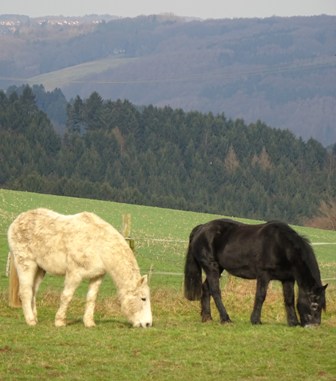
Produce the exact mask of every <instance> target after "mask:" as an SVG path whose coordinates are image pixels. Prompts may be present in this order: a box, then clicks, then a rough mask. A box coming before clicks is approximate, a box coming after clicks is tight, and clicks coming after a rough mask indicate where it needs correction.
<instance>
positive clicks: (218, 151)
mask: <svg viewBox="0 0 336 381" xmlns="http://www.w3.org/2000/svg"><path fill="white" fill-rule="evenodd" d="M0 161H1V167H0V186H1V187H3V188H8V189H16V190H26V191H32V192H40V193H50V194H57V195H66V196H76V197H87V198H95V199H102V200H113V201H117V202H126V203H135V204H141V205H153V206H159V207H167V208H175V209H183V210H193V211H200V212H209V213H217V214H222V215H228V216H239V217H246V218H257V219H265V220H267V219H275V218H276V219H282V220H285V221H288V222H291V223H299V222H302V221H303V220H304V219H307V218H310V217H312V216H315V215H316V214H317V213H318V208H319V205H320V203H321V201H323V200H324V201H326V202H327V201H330V200H334V199H335V193H336V186H335V185H336V176H335V172H336V145H335V146H333V147H331V149H329V150H327V149H326V148H324V147H323V146H322V145H321V144H320V143H319V142H317V141H316V140H314V139H310V140H308V141H307V142H305V141H303V140H302V139H300V138H297V137H295V136H294V134H293V133H291V132H290V131H288V130H279V129H274V128H270V127H269V126H267V125H265V124H264V123H262V122H260V121H257V122H256V123H253V124H250V125H246V124H245V122H244V121H243V120H240V119H237V120H232V119H227V118H226V116H225V115H224V114H218V115H214V114H212V113H200V112H196V111H193V112H185V111H183V110H181V109H172V108H171V107H162V108H159V107H154V106H152V105H149V106H143V107H137V106H135V105H133V104H132V103H131V102H129V101H128V100H117V101H111V100H104V99H103V98H102V97H101V96H100V95H99V94H98V93H97V92H93V93H92V94H91V95H90V96H89V97H88V98H87V99H82V98H80V97H79V96H77V97H76V98H75V99H73V100H71V101H70V102H68V103H67V104H66V127H65V130H64V131H63V133H60V132H58V131H56V130H55V128H54V126H53V124H52V122H51V121H50V119H49V118H48V116H47V114H46V113H45V112H43V111H42V110H41V108H39V107H38V105H37V102H36V97H35V95H34V93H33V91H32V88H30V87H29V86H26V87H24V88H23V89H22V91H20V92H16V91H11V92H7V93H6V92H4V91H0Z"/></svg>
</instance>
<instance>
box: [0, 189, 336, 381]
mask: <svg viewBox="0 0 336 381" xmlns="http://www.w3.org/2000/svg"><path fill="white" fill-rule="evenodd" d="M35 207H47V208H50V209H54V210H56V211H58V212H60V213H64V214H72V213H76V212H80V211H83V210H87V211H92V212H95V213H96V214H98V215H99V216H101V217H102V218H104V219H105V220H107V221H108V222H110V223H111V224H112V225H114V226H115V227H116V228H118V229H121V224H122V215H123V214H125V213H130V214H131V216H132V234H131V235H132V238H134V239H135V254H136V257H137V260H138V262H139V265H140V268H141V272H142V273H143V274H145V273H148V272H149V270H150V269H151V270H152V275H151V291H152V309H153V319H154V325H153V327H152V328H150V329H146V330H145V329H134V328H130V326H129V324H128V323H127V321H126V319H125V318H124V317H123V316H122V315H121V314H120V311H119V306H118V303H117V300H116V296H115V288H114V285H113V282H112V281H111V280H110V279H109V278H108V277H106V278H105V280H104V282H103V285H102V287H101V290H100V293H99V300H98V302H97V309H96V314H95V318H96V323H97V327H96V328H93V329H86V328H84V326H83V324H82V322H81V317H82V314H83V311H84V303H85V301H84V296H85V293H86V284H83V285H82V286H81V287H80V288H79V290H78V291H77V292H76V295H75V298H74V300H73V302H72V303H71V305H70V308H69V312H68V321H69V324H68V326H67V327H65V328H62V329H57V328H55V327H54V326H53V321H54V316H55V313H56V310H57V306H58V299H59V293H60V291H61V289H62V281H63V280H62V278H57V277H52V276H47V277H46V279H45V280H44V282H43V284H42V287H41V291H40V293H39V298H38V311H39V323H38V325H37V326H36V327H33V328H32V327H28V326H27V325H26V324H25V322H24V319H23V314H22V310H21V309H12V308H9V307H8V306H7V287H8V286H7V281H8V280H7V278H6V276H5V267H6V260H7V252H8V247H7V239H6V230H7V228H8V226H9V224H10V222H11V221H12V220H13V219H14V218H15V217H16V216H17V215H18V214H19V213H20V212H21V211H24V210H28V209H32V208H35ZM216 217H218V216H214V215H209V214H199V213H192V212H183V211H176V210H168V209H160V208H153V207H143V206H137V205H126V204H117V203H112V202H102V201H93V200H85V199H76V198H65V197H56V196H50V195H40V194H32V193H25V192H12V191H5V190H0V328H1V329H0V380H4V381H7V380H32V379H34V380H35V379H37V378H38V379H39V380H41V381H42V380H50V379H52V380H79V379H81V380H107V379H111V380H144V379H146V380H154V379H155V380H189V379H193V380H219V379H223V380H289V379H291V380H294V379H300V380H308V379H309V380H311V379H315V380H336V359H335V354H334V348H335V337H336V336H335V334H336V282H335V278H336V245H335V243H336V232H330V231H324V230H318V229H311V228H304V227H295V229H296V230H298V231H299V232H300V233H301V234H304V235H305V236H307V237H308V238H309V239H310V240H311V242H312V243H313V244H314V250H315V253H316V256H317V259H318V262H319V264H320V269H321V273H322V278H323V279H324V280H326V281H325V282H328V283H329V286H328V288H327V305H328V306H327V307H328V308H327V312H326V313H325V314H323V318H322V325H321V326H320V327H319V328H316V329H303V328H300V327H297V328H289V327H287V325H286V320H285V315H284V309H283V304H282V296H281V289H280V287H279V285H278V284H277V283H276V282H274V283H272V285H271V287H270V289H269V293H268V296H267V299H266V302H265V305H264V309H263V313H262V320H263V323H264V324H263V325H261V326H252V325H251V324H250V323H249V315H250V313H251V310H252V305H253V298H254V287H255V283H254V282H253V281H243V280H239V279H237V278H233V277H228V276H223V278H222V290H223V299H224V303H225V305H226V307H227V310H228V312H229V314H230V316H231V318H232V320H233V321H234V323H233V324H230V325H220V324H219V322H218V314H217V313H216V312H215V309H214V307H213V311H214V313H213V316H214V321H213V322H211V323H206V324H202V323H201V322H200V316H199V304H198V302H188V301H186V300H185V299H184V298H183V294H182V281H183V277H182V273H183V265H184V256H185V252H186V247H187V239H188V236H189V233H190V230H191V229H192V228H193V227H194V226H195V225H197V224H199V223H202V222H205V221H208V220H211V219H213V218H216Z"/></svg>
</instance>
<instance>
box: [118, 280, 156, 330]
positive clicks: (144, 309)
mask: <svg viewBox="0 0 336 381" xmlns="http://www.w3.org/2000/svg"><path fill="white" fill-rule="evenodd" d="M120 302H121V311H122V312H123V314H125V316H126V317H127V319H128V320H129V321H130V323H132V325H133V327H143V328H146V327H151V326H152V321H153V318H152V310H151V302H150V292H149V287H148V282H147V275H145V276H143V277H141V278H140V280H139V281H138V283H137V286H136V288H135V289H134V290H131V291H128V292H126V293H124V294H123V295H122V297H121V300H120Z"/></svg>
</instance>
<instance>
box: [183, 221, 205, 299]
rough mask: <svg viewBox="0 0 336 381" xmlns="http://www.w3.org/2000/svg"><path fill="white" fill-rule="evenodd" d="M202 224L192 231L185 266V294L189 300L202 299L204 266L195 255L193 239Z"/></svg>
mask: <svg viewBox="0 0 336 381" xmlns="http://www.w3.org/2000/svg"><path fill="white" fill-rule="evenodd" d="M200 226H201V225H199V226H196V227H195V228H194V229H193V230H192V232H191V233H190V238H189V246H188V251H187V257H186V262H185V266H184V296H185V297H186V298H187V299H188V300H200V299H201V294H202V268H201V266H200V265H199V264H198V263H197V261H196V260H195V257H194V255H193V245H192V239H193V236H194V234H195V232H196V231H197V230H198V229H199V228H200Z"/></svg>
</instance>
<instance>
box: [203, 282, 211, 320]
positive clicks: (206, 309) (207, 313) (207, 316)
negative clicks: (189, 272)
mask: <svg viewBox="0 0 336 381" xmlns="http://www.w3.org/2000/svg"><path fill="white" fill-rule="evenodd" d="M201 316H202V322H203V323H205V322H207V321H209V320H212V317H211V309H210V291H209V284H208V281H207V279H206V280H205V281H204V283H203V285H202V296H201Z"/></svg>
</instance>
